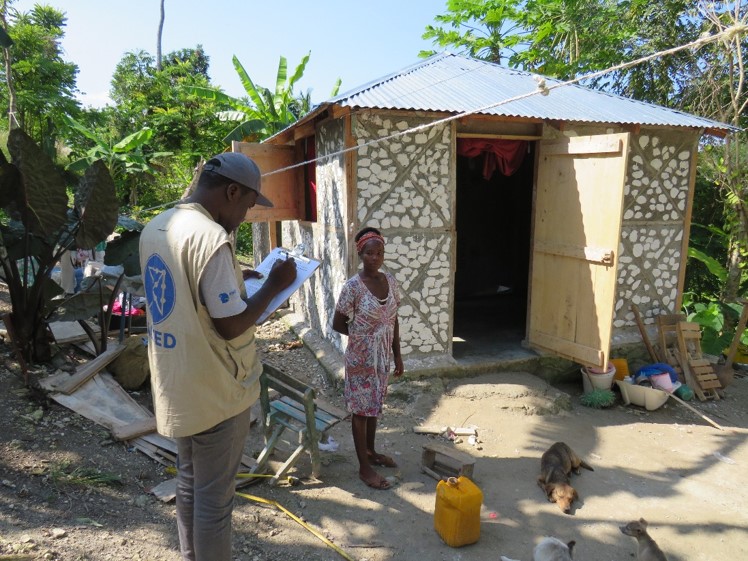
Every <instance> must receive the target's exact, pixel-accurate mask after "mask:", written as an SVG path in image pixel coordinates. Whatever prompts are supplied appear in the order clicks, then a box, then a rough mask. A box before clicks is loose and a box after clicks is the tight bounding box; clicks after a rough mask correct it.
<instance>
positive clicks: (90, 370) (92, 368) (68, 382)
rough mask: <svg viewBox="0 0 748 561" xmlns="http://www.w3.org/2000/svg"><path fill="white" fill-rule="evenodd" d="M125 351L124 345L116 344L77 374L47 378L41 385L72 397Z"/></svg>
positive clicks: (64, 374)
mask: <svg viewBox="0 0 748 561" xmlns="http://www.w3.org/2000/svg"><path fill="white" fill-rule="evenodd" d="M123 350H125V347H124V345H120V344H119V343H114V344H113V345H112V346H111V348H110V349H108V350H106V351H104V352H103V353H101V354H100V355H99V356H97V357H96V358H95V359H93V360H90V361H88V362H86V363H85V364H83V365H82V366H81V367H80V368H78V370H77V372H76V373H75V374H73V375H69V374H68V373H67V372H63V373H62V374H57V375H55V376H50V377H49V378H45V379H43V380H41V381H40V382H39V383H40V384H41V386H42V387H43V388H44V389H46V390H48V391H51V392H59V393H63V394H65V395H70V394H72V393H73V392H74V391H75V390H77V389H78V388H79V387H80V386H82V385H83V384H85V383H86V382H87V381H88V380H90V379H91V378H93V377H94V376H96V374H98V373H99V372H100V371H101V370H103V369H104V368H105V367H106V366H107V365H108V364H109V363H110V362H112V361H113V360H114V359H115V358H117V357H118V356H119V355H120V353H121V352H122V351H123Z"/></svg>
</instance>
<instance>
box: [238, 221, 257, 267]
mask: <svg viewBox="0 0 748 561" xmlns="http://www.w3.org/2000/svg"><path fill="white" fill-rule="evenodd" d="M236 254H237V255H240V256H242V257H243V258H244V259H246V260H247V261H250V260H251V259H252V254H253V248H252V225H251V224H250V223H249V222H243V223H242V224H241V225H240V226H239V229H238V230H237V231H236Z"/></svg>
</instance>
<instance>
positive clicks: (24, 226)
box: [0, 129, 119, 361]
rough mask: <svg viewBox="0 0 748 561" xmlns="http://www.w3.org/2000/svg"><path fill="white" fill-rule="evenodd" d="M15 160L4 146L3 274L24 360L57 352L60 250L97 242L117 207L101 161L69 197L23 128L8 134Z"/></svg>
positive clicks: (0, 165)
mask: <svg viewBox="0 0 748 561" xmlns="http://www.w3.org/2000/svg"><path fill="white" fill-rule="evenodd" d="M8 151H9V152H10V155H11V161H10V162H9V161H8V160H7V159H6V157H5V155H4V154H3V153H2V152H1V151H0V207H2V208H3V209H4V211H5V212H4V213H3V216H2V219H0V274H1V275H2V279H3V280H4V281H5V283H6V284H7V285H8V290H9V293H10V299H11V305H12V312H11V314H10V315H9V316H7V317H5V318H4V319H5V321H6V322H9V323H10V326H9V330H10V331H11V332H12V333H13V336H14V337H13V338H14V343H15V344H16V347H17V350H18V351H19V352H20V354H21V355H22V356H23V357H24V358H25V359H26V360H36V361H45V360H48V359H49V358H50V356H51V347H50V344H49V339H48V337H47V323H48V320H49V317H50V315H51V314H52V313H53V312H54V310H55V309H56V308H57V307H58V306H59V305H61V304H62V303H63V302H64V298H61V296H62V293H63V291H62V289H61V288H60V287H59V286H58V285H57V283H55V282H54V281H53V280H52V278H51V273H52V270H53V268H54V267H55V265H56V264H57V262H58V261H59V260H60V257H61V256H62V254H63V253H64V252H65V251H66V250H68V249H72V248H75V247H94V246H95V245H96V244H98V243H99V242H101V241H103V240H105V239H106V237H107V236H108V235H109V234H110V233H111V232H112V231H113V230H114V227H115V225H116V224H117V216H118V213H119V207H118V204H117V196H116V190H115V186H114V181H112V178H111V176H110V174H109V171H108V169H107V167H106V165H105V164H104V163H103V162H101V161H100V160H99V161H96V162H94V163H93V165H91V166H90V167H89V168H88V169H87V170H86V172H85V174H84V175H83V177H82V178H81V179H80V181H79V183H78V185H77V186H76V187H75V189H74V193H73V194H74V197H73V201H72V206H71V202H70V200H69V195H68V190H67V185H66V183H65V180H64V178H63V176H62V174H61V173H60V172H59V170H58V169H57V168H56V167H55V165H54V163H53V162H52V160H51V159H50V158H49V156H48V155H47V154H46V153H45V152H44V151H42V150H41V148H39V146H38V145H37V144H36V143H34V141H33V140H32V139H31V138H30V137H29V136H28V135H27V134H26V133H25V132H23V131H22V130H21V129H13V130H11V131H10V133H9V135H8Z"/></svg>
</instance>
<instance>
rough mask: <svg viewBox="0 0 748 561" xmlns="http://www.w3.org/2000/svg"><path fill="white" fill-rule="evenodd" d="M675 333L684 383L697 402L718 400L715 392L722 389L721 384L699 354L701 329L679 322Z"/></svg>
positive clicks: (697, 325) (709, 365) (695, 325)
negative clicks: (689, 388)
mask: <svg viewBox="0 0 748 561" xmlns="http://www.w3.org/2000/svg"><path fill="white" fill-rule="evenodd" d="M676 332H677V334H678V346H679V347H680V354H681V360H680V362H681V367H682V368H683V373H684V374H685V377H686V382H687V383H688V385H689V386H692V388H691V389H693V392H694V393H695V394H696V397H698V398H699V400H701V401H705V400H707V399H710V398H711V399H719V393H717V390H721V389H722V384H721V383H720V381H719V378H717V374H716V372H714V368H713V367H712V365H711V363H710V362H709V361H708V360H706V359H705V358H704V356H703V355H702V353H701V327H700V326H699V324H698V323H694V322H689V321H681V322H678V324H677V325H676Z"/></svg>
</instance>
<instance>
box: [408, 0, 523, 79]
mask: <svg viewBox="0 0 748 561" xmlns="http://www.w3.org/2000/svg"><path fill="white" fill-rule="evenodd" d="M523 3H524V2H523V1H521V0H499V1H485V0H449V1H448V2H447V13H446V14H442V15H437V16H436V17H435V18H434V19H435V21H436V22H437V23H440V24H442V25H441V26H433V25H429V26H427V27H426V31H425V32H424V34H423V35H422V38H423V39H432V40H433V42H434V44H436V45H438V46H440V47H442V48H449V47H456V48H457V50H458V51H459V52H464V53H465V54H467V55H468V56H470V57H473V58H479V59H483V60H487V61H489V62H495V63H497V64H499V63H502V62H504V60H508V59H509V58H510V57H513V56H516V55H517V54H518V53H519V51H520V47H522V48H525V46H526V44H527V37H526V34H525V33H524V32H523V31H521V30H520V28H519V23H518V20H519V14H520V11H521V9H522V4H523ZM420 54H421V56H430V55H432V54H434V51H423V52H421V53H420Z"/></svg>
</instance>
